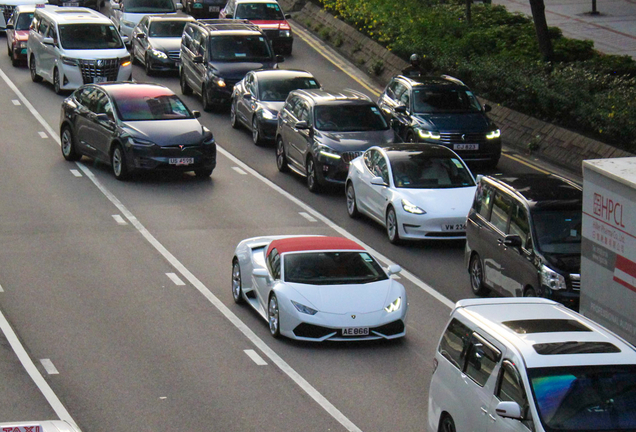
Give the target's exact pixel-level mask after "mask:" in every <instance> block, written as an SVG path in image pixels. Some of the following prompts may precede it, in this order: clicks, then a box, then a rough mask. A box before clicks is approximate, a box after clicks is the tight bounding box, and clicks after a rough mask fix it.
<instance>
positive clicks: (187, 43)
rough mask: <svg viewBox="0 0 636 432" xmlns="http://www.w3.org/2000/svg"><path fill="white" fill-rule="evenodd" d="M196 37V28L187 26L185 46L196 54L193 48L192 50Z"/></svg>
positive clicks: (184, 36)
mask: <svg viewBox="0 0 636 432" xmlns="http://www.w3.org/2000/svg"><path fill="white" fill-rule="evenodd" d="M193 36H194V27H192V26H190V25H189V26H186V29H185V31H184V32H183V45H184V46H185V47H186V48H187V49H188V50H190V51H191V52H194V50H193V48H192V39H193Z"/></svg>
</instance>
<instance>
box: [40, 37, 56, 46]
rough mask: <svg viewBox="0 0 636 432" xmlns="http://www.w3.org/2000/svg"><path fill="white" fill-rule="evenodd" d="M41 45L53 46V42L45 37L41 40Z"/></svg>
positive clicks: (50, 38)
mask: <svg viewBox="0 0 636 432" xmlns="http://www.w3.org/2000/svg"><path fill="white" fill-rule="evenodd" d="M42 43H43V44H44V45H55V40H53V38H52V37H45V38H44V39H42Z"/></svg>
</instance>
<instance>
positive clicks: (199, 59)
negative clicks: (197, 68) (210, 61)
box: [192, 55, 203, 63]
mask: <svg viewBox="0 0 636 432" xmlns="http://www.w3.org/2000/svg"><path fill="white" fill-rule="evenodd" d="M192 63H203V56H202V55H197V56H194V57H193V58H192Z"/></svg>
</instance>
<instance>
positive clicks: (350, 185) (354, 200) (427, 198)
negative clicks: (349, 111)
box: [346, 144, 477, 244]
mask: <svg viewBox="0 0 636 432" xmlns="http://www.w3.org/2000/svg"><path fill="white" fill-rule="evenodd" d="M476 188H477V186H476V184H475V179H474V178H473V175H472V173H471V172H470V169H468V167H467V166H466V164H465V163H464V161H463V160H462V159H461V158H460V157H459V156H457V153H455V152H454V151H452V150H451V149H449V148H447V147H444V146H440V145H435V144H395V145H391V146H386V147H371V148H370V149H368V150H367V151H366V152H364V153H363V154H362V156H360V157H358V158H356V159H354V160H353V161H351V164H350V165H349V174H348V176H347V183H346V194H347V211H348V213H349V216H351V217H352V218H355V217H357V216H358V215H359V214H360V213H363V214H365V215H366V216H368V217H370V218H371V219H373V220H375V221H377V222H379V223H380V224H382V225H384V226H385V227H386V232H387V235H388V237H389V241H390V242H391V243H396V244H397V243H400V241H401V240H402V239H465V238H466V217H467V216H468V211H469V210H470V206H471V205H472V203H473V198H474V196H475V189H476Z"/></svg>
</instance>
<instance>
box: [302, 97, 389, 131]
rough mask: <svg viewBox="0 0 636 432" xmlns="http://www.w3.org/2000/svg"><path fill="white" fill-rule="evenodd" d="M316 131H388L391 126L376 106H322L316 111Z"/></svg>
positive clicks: (357, 104)
mask: <svg viewBox="0 0 636 432" xmlns="http://www.w3.org/2000/svg"><path fill="white" fill-rule="evenodd" d="M314 114H315V118H314V124H315V126H316V129H318V130H321V131H328V132H358V131H375V130H386V129H388V128H389V124H388V123H387V121H386V119H385V118H384V116H383V115H382V113H381V112H380V109H379V108H378V107H377V106H375V105H366V104H359V103H356V104H339V105H321V106H317V107H316V109H315V112H314Z"/></svg>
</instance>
